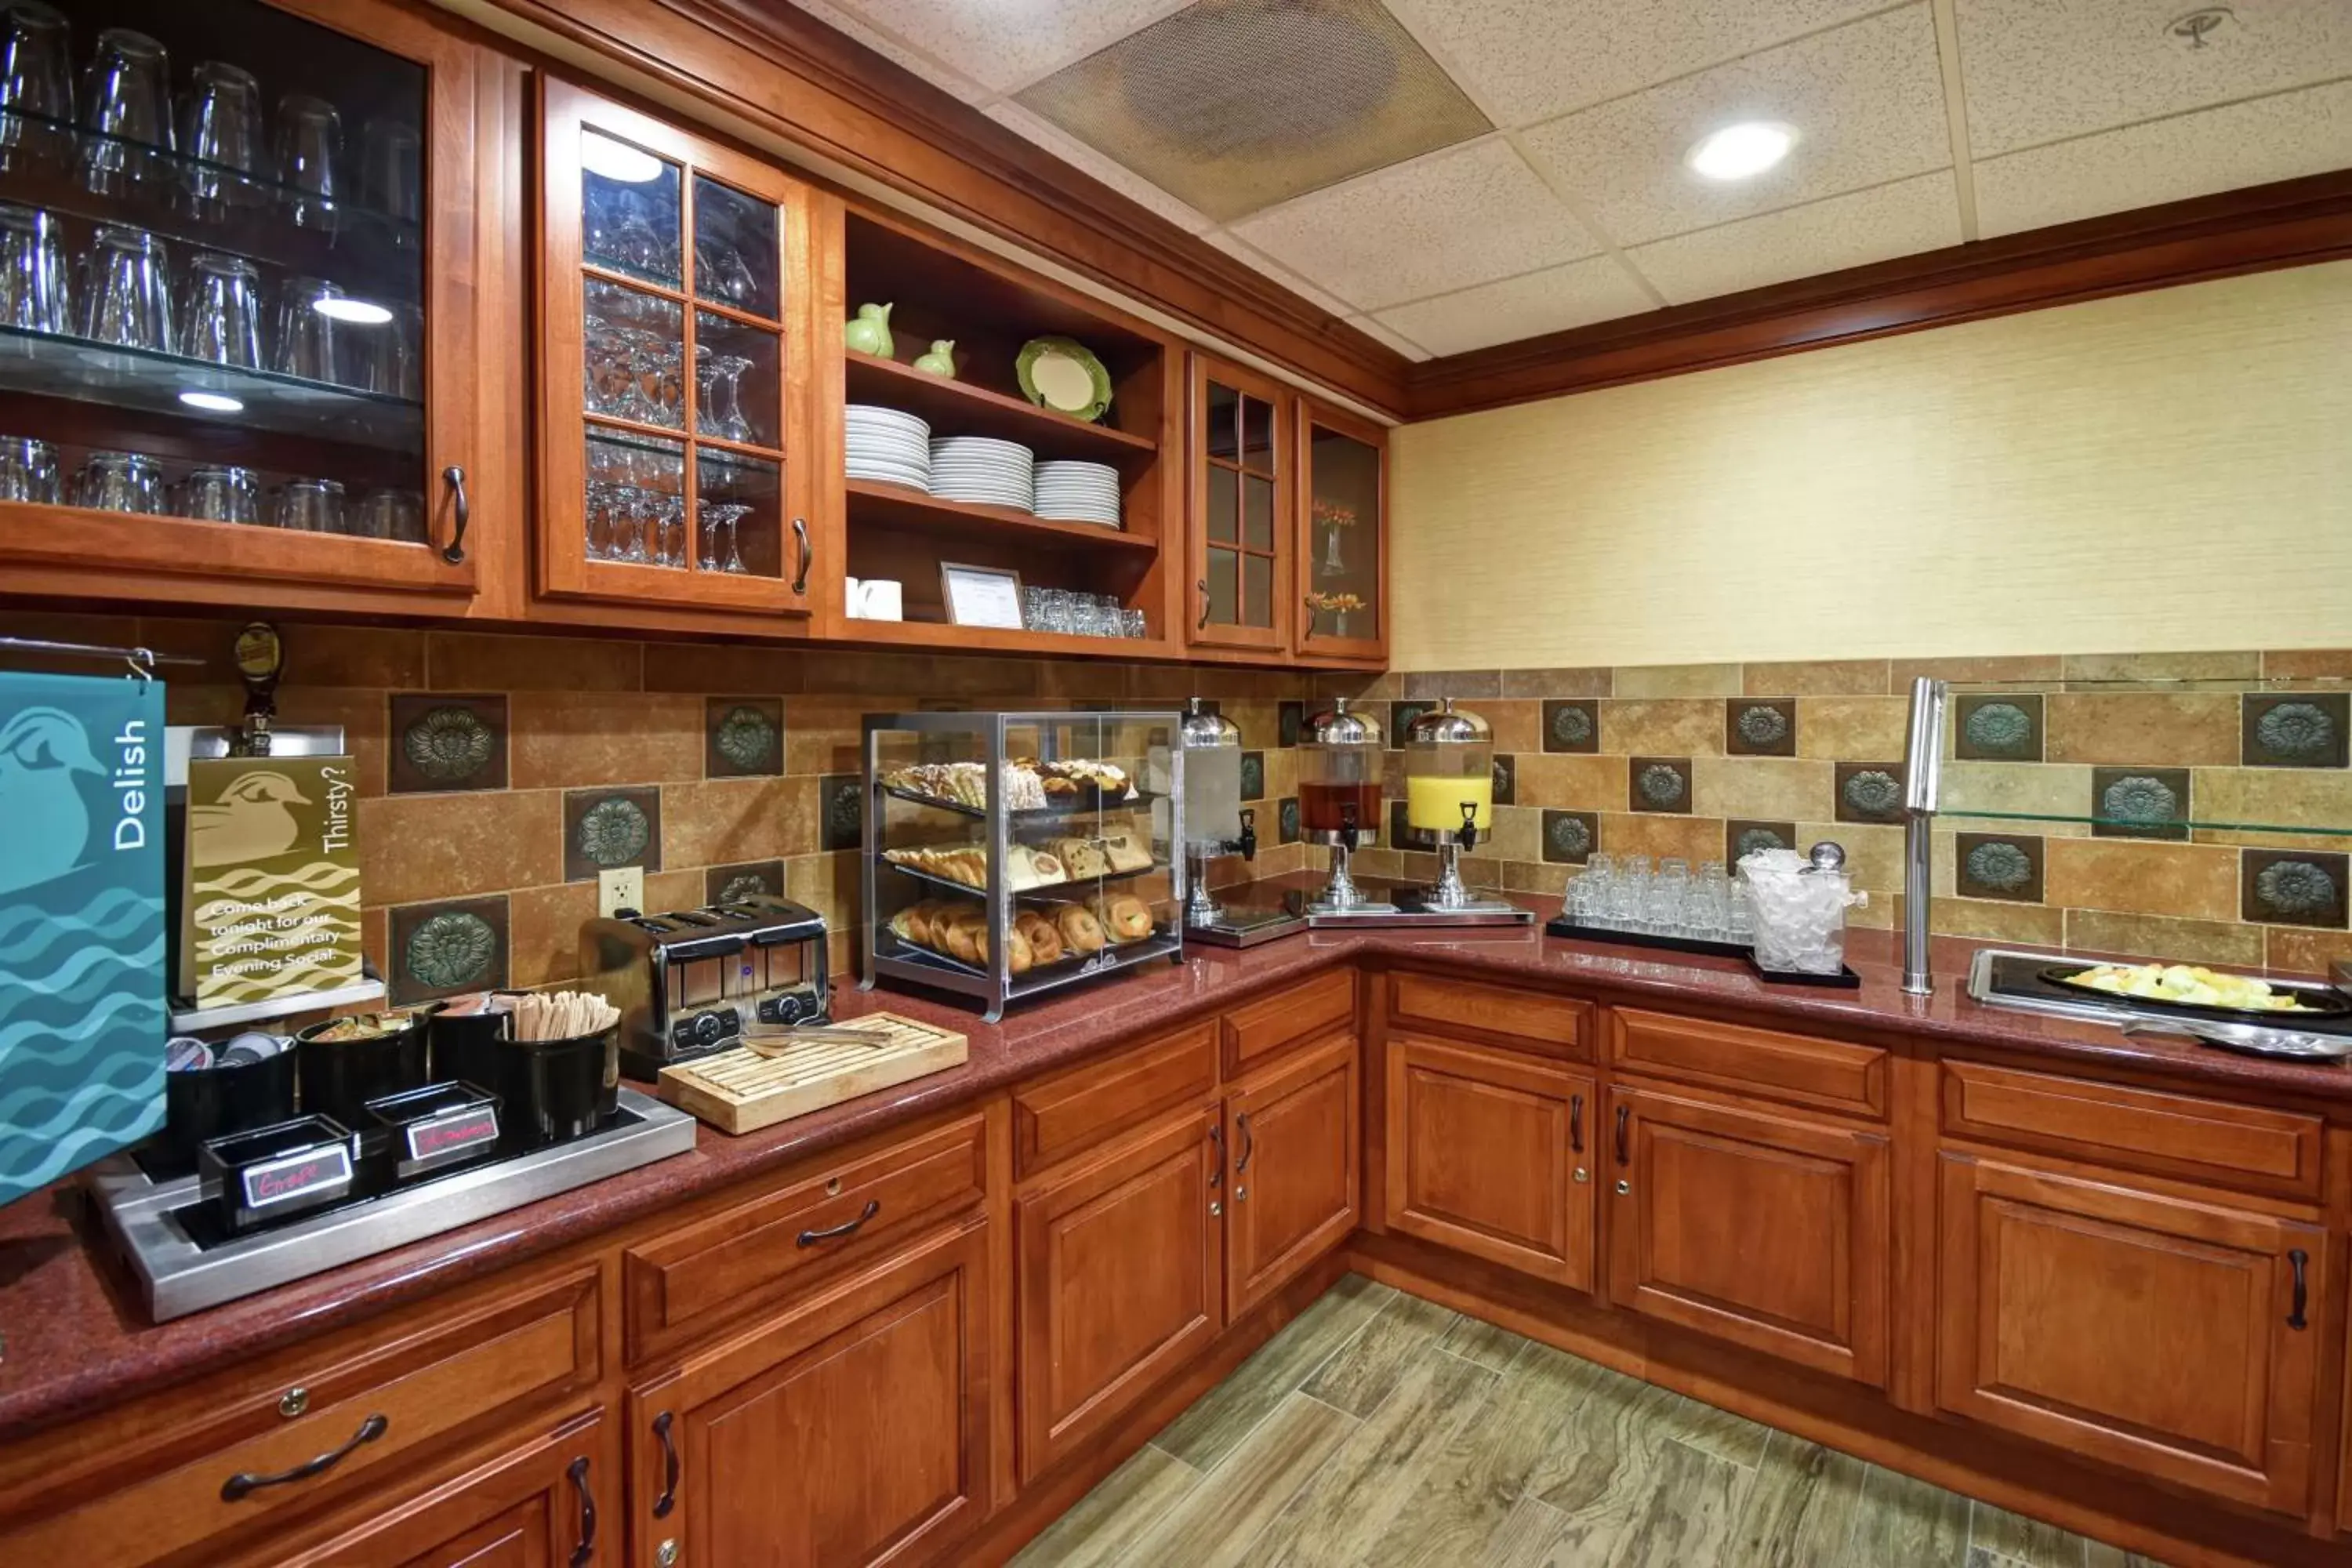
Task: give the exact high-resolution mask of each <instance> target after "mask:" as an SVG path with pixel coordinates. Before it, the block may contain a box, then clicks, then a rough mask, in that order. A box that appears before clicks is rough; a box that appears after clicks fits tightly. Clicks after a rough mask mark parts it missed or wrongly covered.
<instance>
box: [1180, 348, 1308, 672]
mask: <svg viewBox="0 0 2352 1568" xmlns="http://www.w3.org/2000/svg"><path fill="white" fill-rule="evenodd" d="M1191 383H1192V385H1191V393H1190V395H1189V397H1188V398H1187V400H1186V401H1187V406H1188V416H1187V418H1186V420H1185V430H1186V437H1187V440H1186V457H1187V459H1188V461H1189V463H1190V470H1189V474H1190V482H1189V483H1188V484H1187V486H1186V489H1187V492H1188V494H1187V499H1186V503H1185V510H1186V515H1187V517H1188V518H1189V519H1190V521H1191V527H1190V528H1189V529H1187V530H1186V533H1187V536H1188V538H1189V540H1190V546H1189V550H1188V557H1187V558H1188V561H1189V563H1190V565H1191V567H1192V570H1191V572H1190V573H1189V574H1188V580H1189V581H1190V583H1191V584H1192V591H1191V592H1190V593H1189V594H1188V595H1186V596H1185V602H1186V605H1187V606H1188V607H1187V611H1186V616H1185V640H1186V641H1187V642H1188V643H1189V644H1190V645H1191V646H1192V647H1211V648H1233V649H1243V650H1249V651H1255V652H1259V653H1268V654H1280V653H1286V652H1288V651H1290V649H1291V646H1292V640H1293V637H1294V632H1293V627H1294V626H1295V624H1296V621H1297V617H1296V616H1294V615H1293V614H1292V605H1293V602H1294V600H1295V599H1296V596H1297V595H1296V591H1295V590H1296V584H1297V527H1296V524H1295V522H1294V521H1293V519H1294V515H1295V512H1296V510H1297V497H1298V489H1297V474H1296V472H1295V468H1296V465H1297V460H1298V442H1297V418H1298V399H1297V394H1295V393H1293V392H1292V391H1291V390H1290V389H1289V388H1288V387H1286V386H1284V385H1283V384H1281V383H1280V382H1277V381H1275V380H1273V379H1272V378H1271V377H1267V376H1262V375H1259V374H1256V373H1255V372H1254V371H1248V370H1244V369H1243V368H1242V367H1241V366H1239V365H1236V364H1228V363H1225V362H1224V361H1223V360H1219V359H1213V358H1212V357H1210V356H1209V355H1207V354H1202V353H1195V354H1193V355H1192V373H1191Z"/></svg>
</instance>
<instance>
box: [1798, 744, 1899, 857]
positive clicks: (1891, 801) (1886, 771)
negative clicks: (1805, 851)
mask: <svg viewBox="0 0 2352 1568" xmlns="http://www.w3.org/2000/svg"><path fill="white" fill-rule="evenodd" d="M1836 780H1837V819H1838V820H1839V821H1840V822H1900V821H1902V820H1903V764H1902V763H1839V764H1838V765H1837V773H1836ZM1792 847H1793V846H1792Z"/></svg>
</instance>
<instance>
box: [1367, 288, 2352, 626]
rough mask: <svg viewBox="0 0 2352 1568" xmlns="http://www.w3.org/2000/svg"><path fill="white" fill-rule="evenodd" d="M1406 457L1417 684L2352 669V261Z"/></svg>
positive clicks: (1660, 386) (1475, 435)
mask: <svg viewBox="0 0 2352 1568" xmlns="http://www.w3.org/2000/svg"><path fill="white" fill-rule="evenodd" d="M1394 440H1395V446H1394V449H1393V456H1392V464H1393V468H1392V472H1393V476H1394V486H1395V507H1394V519H1393V524H1392V534H1393V541H1394V542H1393V549H1394V552H1395V553H1394V559H1393V563H1392V564H1393V572H1394V577H1393V582H1392V584H1391V604H1392V606H1393V616H1394V621H1395V625H1394V628H1393V631H1394V637H1393V642H1392V651H1391V658H1392V662H1393V664H1394V666H1395V668H1400V669H1464V668H1470V669H1478V668H1498V667H1499V668H1511V667H1531V666H1547V665H1629V664H1662V663H1673V664H1680V663H1704V662H1716V661H1728V660H1758V659H1799V658H1871V657H1878V656H1906V655H1907V656H1919V657H1927V656H1940V655H1955V654H2003V653H2039V654H2051V653H2089V652H2102V651H2108V650H2122V649H2129V650H2134V651H2142V652H2166V651H2173V650H2179V649H2195V648H2209V647H2223V648H2229V647H2324V646H2337V647H2340V646H2344V645H2347V644H2352V262H2335V263H2330V264H2327V265H2324V266H2315V267H2305V268H2294V269H2291V270H2287V271H2283V272H2271V273H2264V274H2262V275H2260V276H2256V277H2250V278H2240V279H2223V280H2221V281H2217V282H2211V283H2200V284H2192V285H2188V286H2185V287H2181V288H2176V289H2163V290H2159V291H2158V292H2154V293H2146V294H2136V295H2131V296H2127V297H2126V298H2122V299H2116V300H2097V301H2094V302H2091V303H2087V304H2082V305H2072V306H2066V307H2063V308H2060V309H2055V310H2040V311H2034V312H2032V313H2029V314H2026V315H2020V316H2010V317H2004V318H2002V319H2000V320H1998V321H1982V322H1977V323H1973V324H1969V325H1966V326H1958V327H1946V328H1941V329H1937V330H1934V331H1923V332H1914V333H1911V334H1908V335H1906V336H1902V337H1895V338H1888V339H1883V340H1880V341H1878V342H1866V343H1856V344H1853V345H1850V346H1846V347H1843V348H1835V349H1824V350H1820V351H1817V352H1814V353H1801V354H1794V355H1790V356H1788V357H1785V358H1781V359H1776V360H1769V361H1765V362H1763V363H1757V364H1748V365H1738V366H1733V367H1730V368H1727V369H1723V370H1717V371H1708V372H1704V373H1701V374H1693V375H1683V376H1675V377H1671V378H1669V379H1666V380H1663V381H1654V382H1646V383H1643V384H1640V385H1635V386H1626V387H1618V388H1613V389H1611V390H1608V391H1603V392H1593V393H1586V394H1582V395H1576V396H1570V397H1562V398H1555V399H1553V400H1551V401H1549V402H1545V403H1538V404H1530V405H1524V406H1520V407H1516V408H1505V409H1497V410H1495V411H1492V412H1489V413H1484V414H1471V415H1464V416H1458V417H1455V418H1452V419H1444V420H1437V421H1433V422H1431V423H1428V424H1423V425H1413V426H1406V427H1404V428H1402V429H1400V430H1398V431H1397V432H1395V435H1394Z"/></svg>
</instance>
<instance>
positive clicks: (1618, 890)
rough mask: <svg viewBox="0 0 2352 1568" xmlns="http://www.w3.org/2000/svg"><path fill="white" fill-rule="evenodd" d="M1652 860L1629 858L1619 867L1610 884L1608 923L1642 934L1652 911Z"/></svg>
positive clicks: (1620, 862)
mask: <svg viewBox="0 0 2352 1568" xmlns="http://www.w3.org/2000/svg"><path fill="white" fill-rule="evenodd" d="M1649 898H1650V858H1649V857H1648V856H1646V855H1628V856H1626V857H1625V858H1623V859H1622V860H1620V861H1619V862H1618V863H1617V871H1616V875H1615V876H1613V877H1612V878H1611V879H1610V882H1609V919H1610V921H1611V923H1612V924H1615V925H1620V926H1622V927H1624V928H1625V929H1626V930H1628V931H1639V930H1640V929H1641V924H1642V920H1643V913H1644V911H1645V910H1647V909H1648V907H1649Z"/></svg>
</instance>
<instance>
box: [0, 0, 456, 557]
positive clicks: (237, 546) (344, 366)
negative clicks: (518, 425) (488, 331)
mask: <svg viewBox="0 0 2352 1568" xmlns="http://www.w3.org/2000/svg"><path fill="white" fill-rule="evenodd" d="M482 68H483V62H482V59H481V57H480V56H479V54H478V51H477V50H476V49H475V47H473V46H472V45H470V44H467V43H465V42H463V41H461V40H458V39H457V38H454V37H451V36H450V35H449V34H447V33H446V32H444V31H442V30H441V29H439V28H438V27H437V26H435V25H434V24H433V23H432V22H431V21H430V20H429V19H428V18H427V17H426V16H425V14H423V13H421V12H418V11H415V10H412V9H409V8H406V7H396V6H394V5H387V4H383V3H380V0H277V3H275V4H270V5H264V4H260V3H258V0H205V4H203V5H188V4H186V3H185V0H73V3H71V4H58V5H45V4H38V3H34V0H22V3H17V4H11V5H6V6H5V10H0V561H5V562H7V563H13V564H15V565H16V566H18V567H19V568H24V569H26V575H23V576H19V577H18V578H17V579H16V581H18V582H20V583H23V582H40V583H47V584H57V583H59V582H69V581H71V580H72V579H71V578H70V577H68V575H67V574H72V573H75V572H77V571H79V570H82V569H90V568H104V569H106V570H108V571H110V572H117V573H125V574H133V575H135V574H149V576H150V578H151V579H152V575H153V574H163V576H167V577H169V576H185V575H189V574H202V575H204V576H205V577H206V578H211V579H221V580H227V581H230V582H237V581H241V580H244V579H275V580H279V581H289V582H298V583H308V584H325V585H330V586H332V585H348V586H362V587H365V588H366V589H368V590H370V591H371V592H372V593H373V594H382V593H384V592H387V591H389V592H392V593H394V594H399V593H403V592H412V593H417V594H425V595H431V594H452V595H466V594H470V593H471V592H472V591H473V589H474V587H475V584H476V581H477V578H476V569H477V561H478V556H479V555H480V553H481V551H480V540H479V537H478V534H476V535H473V536H469V534H468V529H469V527H470V526H471V524H472V521H473V520H472V518H471V516H470V506H469V501H468V498H467V478H468V476H469V474H470V473H472V472H473V471H474V468H475V464H476V459H477V458H478V455H479V453H480V449H481V447H482V446H483V441H482V437H481V427H480V426H479V424H478V405H477V397H476V393H475V386H474V383H475V380H476V368H477V367H476V362H477V357H478V353H479V350H480V338H481V336H482V332H481V324H480V322H479V321H478V320H477V319H476V318H477V312H478V310H480V309H482V305H481V300H482V294H481V291H480V289H479V288H478V282H477V279H475V276H474V274H475V271H476V268H475V258H474V250H475V247H476V235H477V231H478V226H479V224H480V221H481V220H480V216H479V215H478V211H477V207H476V197H477V193H478V190H480V189H482V188H483V183H482V182H481V181H480V180H479V179H478V148H477V146H476V143H475V132H474V123H475V121H474V115H475V98H476V87H477V79H478V75H479V74H480V73H481V71H482ZM479 488H480V487H479V485H478V484H477V486H476V489H477V490H478V489H479ZM44 568H46V569H48V570H49V572H50V575H48V576H46V577H38V578H37V577H36V576H35V575H33V574H35V573H37V572H39V571H41V570H42V569H44ZM0 577H5V574H0ZM126 580H127V579H126ZM131 591H132V592H134V593H137V592H151V591H152V583H151V585H150V586H149V587H144V588H142V587H140V586H138V585H137V584H135V583H134V584H133V586H132V588H131Z"/></svg>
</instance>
